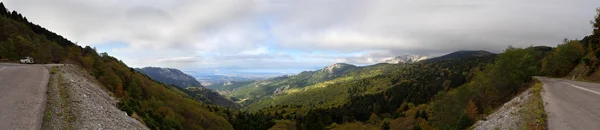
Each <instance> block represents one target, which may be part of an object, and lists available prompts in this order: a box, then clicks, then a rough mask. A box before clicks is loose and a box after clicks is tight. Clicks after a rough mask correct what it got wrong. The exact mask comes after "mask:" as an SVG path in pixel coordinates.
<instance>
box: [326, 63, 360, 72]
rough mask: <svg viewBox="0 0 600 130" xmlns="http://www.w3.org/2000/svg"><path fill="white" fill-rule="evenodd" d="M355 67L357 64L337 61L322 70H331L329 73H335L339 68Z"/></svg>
mask: <svg viewBox="0 0 600 130" xmlns="http://www.w3.org/2000/svg"><path fill="white" fill-rule="evenodd" d="M354 67H356V66H354V65H351V64H346V63H335V64H333V65H329V66H327V67H325V68H323V69H322V70H321V71H326V72H329V73H334V72H336V71H337V70H346V69H348V68H354Z"/></svg>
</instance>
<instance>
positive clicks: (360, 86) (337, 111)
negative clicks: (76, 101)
mask: <svg viewBox="0 0 600 130" xmlns="http://www.w3.org/2000/svg"><path fill="white" fill-rule="evenodd" d="M0 15H1V16H0V30H2V32H0V60H1V61H2V62H16V61H18V60H19V59H20V58H23V57H26V56H32V57H34V58H35V59H36V62H38V63H68V64H76V65H79V66H81V67H82V68H84V69H86V70H87V71H88V72H89V73H90V74H91V75H93V76H94V77H95V78H96V79H97V80H98V81H99V82H100V83H101V84H102V85H103V87H105V88H106V89H107V90H109V91H110V92H112V93H113V95H114V96H115V97H116V98H118V99H119V100H120V102H119V103H118V107H119V108H120V109H121V110H123V111H125V112H127V113H128V114H129V115H132V117H139V118H136V119H138V120H140V121H141V122H143V123H144V124H145V125H146V126H148V127H149V128H151V129H259V130H262V129H269V128H271V129H466V128H468V127H470V126H471V125H472V124H473V123H474V122H475V121H477V120H480V119H483V118H484V117H485V116H486V115H487V114H489V113H491V112H493V110H495V109H496V108H497V107H499V106H501V105H502V104H503V103H505V102H506V101H508V100H510V99H511V98H512V97H513V96H514V95H516V94H518V93H519V92H521V91H523V90H524V89H527V87H528V86H529V85H528V84H529V83H531V81H532V76H534V75H544V76H551V77H564V76H574V77H575V76H576V77H582V78H585V79H594V77H600V76H599V75H600V74H599V72H597V71H596V70H597V69H598V66H599V65H600V59H599V57H600V45H599V44H600V42H599V39H600V9H599V10H598V15H597V16H596V17H595V19H594V20H593V21H592V23H593V33H592V35H589V36H586V37H584V38H583V39H581V40H564V41H563V43H562V44H560V45H558V46H557V47H556V48H549V47H526V48H515V47H508V48H507V49H506V50H505V51H504V52H503V53H501V54H491V53H488V52H485V51H459V52H456V53H451V54H449V55H446V56H442V57H439V58H434V59H431V60H426V61H421V62H417V63H412V64H376V65H372V66H366V67H356V66H348V65H341V66H340V67H338V68H341V69H338V70H332V71H328V70H327V69H323V70H327V71H311V72H305V73H301V74H299V75H300V76H299V77H301V78H289V77H287V76H286V77H279V78H280V79H269V80H276V81H278V83H282V84H276V85H272V86H268V87H266V88H260V89H257V90H256V91H255V92H258V94H262V95H260V96H258V97H254V98H253V99H252V100H249V102H248V103H246V104H244V105H245V106H244V107H246V108H242V109H230V108H226V107H223V106H218V105H212V104H210V103H207V102H203V101H202V100H200V101H198V100H195V99H197V98H201V97H202V96H207V95H202V94H200V95H198V94H199V93H197V92H194V91H195V90H187V89H181V88H177V87H174V86H171V85H166V84H163V83H159V82H157V81H155V80H153V79H151V78H150V77H148V76H147V75H145V74H142V73H139V72H138V71H136V70H135V69H133V68H130V67H128V66H127V65H126V64H124V63H123V62H122V61H120V60H118V59H117V58H115V57H112V56H110V55H108V54H107V53H98V52H97V51H96V50H95V49H94V48H92V47H89V46H86V47H81V46H78V45H77V44H76V43H73V42H71V41H69V40H67V39H66V38H64V37H62V36H60V35H58V34H56V33H54V32H51V31H49V30H47V29H45V28H43V27H41V26H39V25H36V24H33V23H31V22H29V21H28V20H27V19H26V18H25V17H24V16H22V15H21V14H19V13H18V12H16V11H9V10H8V9H6V8H5V7H4V4H3V3H1V2H0ZM574 68H575V69H576V70H582V71H576V72H575V71H572V70H573V69H574ZM334 71H336V72H337V71H339V73H326V72H334ZM315 76H317V77H315ZM595 79H600V78H595ZM269 80H265V81H269ZM280 81H283V82H280ZM258 82H261V81H258ZM262 82H264V81H262ZM288 83H296V84H293V85H291V86H289V87H287V88H286V89H282V90H281V91H278V92H279V93H271V94H266V93H268V92H273V91H276V90H277V89H278V87H281V86H282V85H284V86H285V85H289V84H288ZM248 85H255V84H254V83H249V84H248ZM242 88H243V87H242ZM242 90H243V89H242ZM252 91H253V92H254V90H252ZM247 92H250V90H249V89H248V90H247ZM250 94H251V93H250ZM240 95H243V94H240ZM265 95H267V96H265ZM198 96H200V97H198ZM245 96H248V95H244V96H238V98H245ZM240 100H242V99H240Z"/></svg>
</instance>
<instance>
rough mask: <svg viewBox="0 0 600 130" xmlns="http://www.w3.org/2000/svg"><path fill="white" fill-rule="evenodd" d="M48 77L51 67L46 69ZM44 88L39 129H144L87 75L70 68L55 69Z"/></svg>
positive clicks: (81, 70) (80, 70)
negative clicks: (45, 96) (43, 105)
mask: <svg viewBox="0 0 600 130" xmlns="http://www.w3.org/2000/svg"><path fill="white" fill-rule="evenodd" d="M47 68H48V69H49V70H50V71H51V73H52V71H53V70H52V69H53V67H47ZM54 71H55V74H52V76H51V81H50V83H49V86H48V103H47V105H46V112H45V114H44V123H43V125H42V126H43V129H57V130H58V129H94V130H97V129H127V130H132V129H140V130H145V129H148V128H146V126H144V124H143V123H141V122H139V121H137V120H135V119H134V118H131V117H129V116H128V115H127V113H125V112H123V111H121V110H119V109H118V108H117V107H116V104H117V100H116V99H115V98H113V97H111V96H110V95H109V93H107V92H106V91H105V90H103V89H102V87H101V86H99V85H98V82H97V81H95V80H94V78H93V77H91V75H89V74H88V73H87V71H85V70H83V69H81V68H79V67H77V66H74V65H64V66H62V67H57V69H56V70H54Z"/></svg>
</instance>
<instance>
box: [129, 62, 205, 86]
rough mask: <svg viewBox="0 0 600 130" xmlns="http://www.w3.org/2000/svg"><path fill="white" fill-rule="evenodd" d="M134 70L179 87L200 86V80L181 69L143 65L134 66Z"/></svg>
mask: <svg viewBox="0 0 600 130" xmlns="http://www.w3.org/2000/svg"><path fill="white" fill-rule="evenodd" d="M135 70H137V71H139V72H142V73H144V74H146V75H148V76H149V77H150V78H152V79H155V80H157V81H160V82H163V83H165V84H171V85H175V86H177V87H179V88H187V87H202V85H201V84H200V82H198V81H196V79H195V78H194V77H192V76H190V75H188V74H185V73H183V72H181V70H178V69H174V68H160V67H144V68H135Z"/></svg>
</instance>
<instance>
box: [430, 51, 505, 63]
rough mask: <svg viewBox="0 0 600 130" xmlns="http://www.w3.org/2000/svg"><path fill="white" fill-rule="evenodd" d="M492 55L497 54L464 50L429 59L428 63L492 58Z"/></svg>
mask: <svg viewBox="0 0 600 130" xmlns="http://www.w3.org/2000/svg"><path fill="white" fill-rule="evenodd" d="M490 55H496V54H494V53H491V52H488V51H484V50H478V51H470V50H463V51H456V52H452V53H450V54H447V55H443V56H440V57H435V58H431V59H427V61H438V60H448V59H462V58H468V57H484V56H490Z"/></svg>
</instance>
